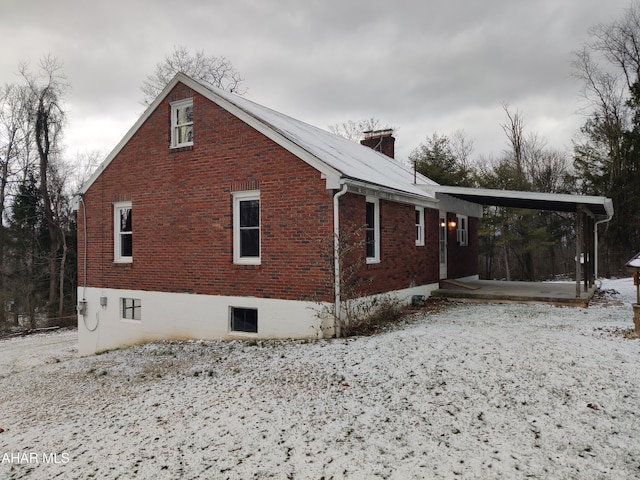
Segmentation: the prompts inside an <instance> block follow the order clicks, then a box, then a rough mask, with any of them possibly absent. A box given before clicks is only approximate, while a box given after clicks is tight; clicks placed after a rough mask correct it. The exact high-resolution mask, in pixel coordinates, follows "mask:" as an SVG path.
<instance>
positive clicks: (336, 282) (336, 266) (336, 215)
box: [333, 183, 348, 337]
mask: <svg viewBox="0 0 640 480" xmlns="http://www.w3.org/2000/svg"><path fill="white" fill-rule="evenodd" d="M347 188H348V187H347V184H346V183H344V184H342V189H341V190H340V191H339V192H336V194H335V195H334V196H333V294H334V309H333V313H334V322H335V325H334V328H335V333H336V337H340V336H341V335H342V329H341V328H340V316H341V315H342V308H341V300H340V208H339V207H340V197H341V196H343V195H344V194H345V193H347Z"/></svg>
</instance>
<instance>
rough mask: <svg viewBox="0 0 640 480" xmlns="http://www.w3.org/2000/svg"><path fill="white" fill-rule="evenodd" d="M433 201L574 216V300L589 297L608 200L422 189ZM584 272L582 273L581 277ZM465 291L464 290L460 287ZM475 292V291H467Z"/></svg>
mask: <svg viewBox="0 0 640 480" xmlns="http://www.w3.org/2000/svg"><path fill="white" fill-rule="evenodd" d="M424 188H425V190H428V191H430V192H432V193H433V194H435V196H436V198H442V199H444V198H446V197H453V198H456V199H458V200H463V201H466V202H471V203H475V204H478V205H482V206H497V207H511V208H525V209H532V210H548V211H555V212H568V213H573V214H575V231H576V238H575V251H576V257H575V258H576V278H575V298H576V300H580V299H583V298H584V297H585V295H586V296H587V297H590V294H589V292H592V291H593V288H592V287H593V286H594V283H595V279H596V278H597V274H598V225H600V224H602V223H605V222H608V221H609V220H611V218H612V217H613V202H612V201H611V199H610V198H606V197H596V196H587V195H569V194H558V193H538V192H522V191H515V190H492V189H482V188H466V187H450V186H444V185H434V186H428V187H424ZM582 272H584V273H582ZM462 288H463V289H464V287H462ZM469 290H476V289H469Z"/></svg>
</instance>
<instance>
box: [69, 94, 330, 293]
mask: <svg viewBox="0 0 640 480" xmlns="http://www.w3.org/2000/svg"><path fill="white" fill-rule="evenodd" d="M192 95H193V102H194V145H193V147H187V148H183V149H180V151H175V150H171V149H170V148H169V143H170V105H169V102H170V101H171V100H175V99H181V98H185V97H189V96H192ZM254 188H256V189H259V190H260V200H261V227H262V236H261V249H262V252H261V253H262V255H261V256H262V264H261V265H258V266H241V265H234V264H233V221H232V195H231V192H232V191H233V190H238V189H254ZM124 200H130V201H131V202H132V207H133V263H131V264H116V263H114V262H113V243H114V240H113V235H114V234H113V206H112V203H113V202H115V201H124ZM84 204H85V205H86V217H87V232H88V234H87V237H88V238H87V245H88V262H87V284H88V286H89V287H105V288H124V289H138V290H152V291H164V292H186V293H199V294H213V295H241V296H258V297H263V298H284V299H308V298H309V297H311V296H318V298H320V299H323V300H331V299H332V298H333V297H332V295H333V292H332V285H331V280H330V269H331V268H332V264H331V261H330V259H328V258H324V259H323V258H319V255H318V244H319V243H321V242H323V241H325V242H326V239H331V238H332V232H333V216H332V209H333V200H332V192H331V191H328V190H327V189H326V186H325V181H324V180H322V179H321V178H320V173H319V172H318V171H317V170H315V169H313V168H311V167H310V166H309V165H307V164H306V163H305V162H303V161H302V160H299V159H298V158H296V157H295V156H293V155H291V154H290V153H289V152H287V151H286V150H284V149H283V148H281V147H279V146H278V145H276V144H275V143H274V142H272V141H271V140H269V139H268V138H266V137H264V136H263V135H262V134H260V133H258V132H257V131H256V130H254V129H253V128H251V127H250V126H248V125H246V124H245V123H243V122H241V121H240V120H238V119H237V118H236V117H234V116H232V115H230V114H229V113H228V112H226V111H224V110H223V109H221V108H219V107H217V106H216V105H215V104H213V103H211V102H210V101H209V100H207V99H205V98H204V97H201V96H199V95H198V94H195V93H192V92H190V91H187V89H185V87H184V86H182V85H178V86H177V87H176V89H174V91H173V92H172V94H171V95H169V97H168V99H166V100H165V101H164V102H162V104H160V106H159V107H158V108H157V109H156V110H155V111H154V113H152V114H151V116H150V117H149V118H148V119H147V121H146V122H145V123H144V124H143V125H142V126H141V127H140V129H139V130H138V131H137V132H136V134H135V135H134V136H133V138H132V139H131V140H130V141H129V142H128V143H127V144H126V145H125V147H124V148H123V149H122V150H121V151H120V152H119V154H118V155H117V157H116V158H115V159H114V160H113V161H112V162H111V163H110V165H109V166H108V167H107V168H106V169H105V170H104V171H103V172H102V174H101V175H100V177H99V178H98V179H97V180H96V182H95V183H94V184H93V185H92V186H91V187H90V188H89V190H88V191H87V193H86V194H85V196H84ZM78 218H79V221H80V223H81V224H80V225H79V229H78V231H79V245H80V247H79V248H80V252H79V253H80V255H79V257H80V260H79V262H80V265H79V282H80V285H82V283H83V265H82V262H83V260H82V248H83V241H84V234H83V226H82V220H83V212H82V207H81V211H80V212H79V215H78ZM318 219H321V220H318Z"/></svg>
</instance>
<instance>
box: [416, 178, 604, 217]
mask: <svg viewBox="0 0 640 480" xmlns="http://www.w3.org/2000/svg"><path fill="white" fill-rule="evenodd" d="M422 188H423V189H425V190H428V191H430V192H433V193H434V194H438V193H440V194H446V195H450V196H452V197H455V198H458V199H460V200H466V201H468V202H472V203H477V204H480V205H493V206H497V207H513V208H528V209H533V210H552V211H556V212H576V211H577V210H578V207H579V206H582V207H584V208H585V209H587V210H588V211H590V212H591V213H592V214H593V215H597V216H606V217H611V216H613V202H612V201H611V199H610V198H607V197H595V196H589V195H569V194H561V193H538V192H521V191H516V190H492V189H487V188H468V187H449V186H445V185H435V186H423V187H422Z"/></svg>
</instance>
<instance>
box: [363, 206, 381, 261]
mask: <svg viewBox="0 0 640 480" xmlns="http://www.w3.org/2000/svg"><path fill="white" fill-rule="evenodd" d="M365 240H366V242H365V243H366V248H367V263H378V262H380V203H379V201H378V199H377V198H373V197H371V198H370V197H367V213H366V236H365Z"/></svg>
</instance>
